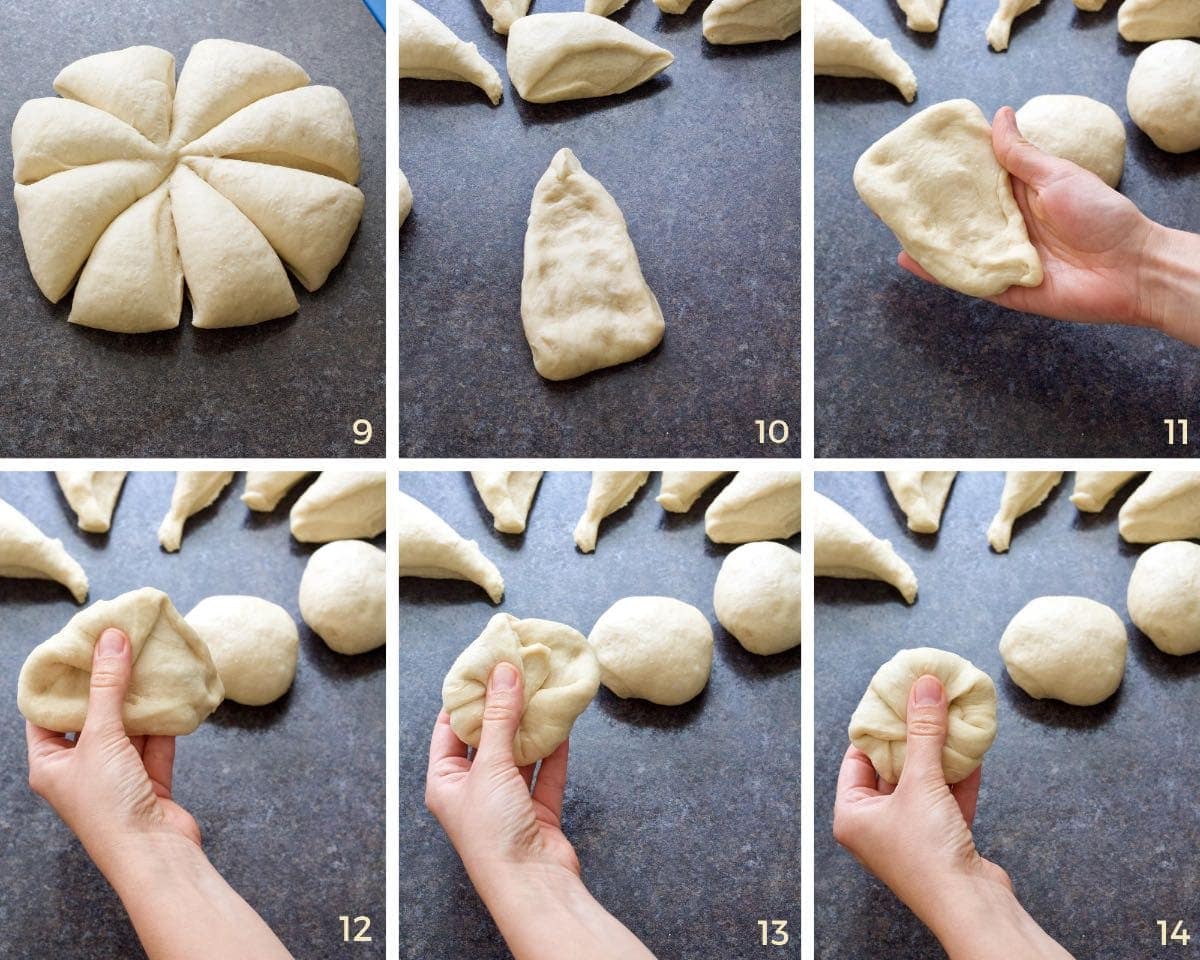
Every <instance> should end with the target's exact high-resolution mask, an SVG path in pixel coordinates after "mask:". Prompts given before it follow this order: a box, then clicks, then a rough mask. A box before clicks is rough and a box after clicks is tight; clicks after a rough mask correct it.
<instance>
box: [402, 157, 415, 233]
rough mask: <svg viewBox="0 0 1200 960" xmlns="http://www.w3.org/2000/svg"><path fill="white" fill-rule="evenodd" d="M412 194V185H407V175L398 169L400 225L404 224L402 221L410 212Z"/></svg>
mask: <svg viewBox="0 0 1200 960" xmlns="http://www.w3.org/2000/svg"><path fill="white" fill-rule="evenodd" d="M412 205H413V195H412V187H410V186H409V185H408V177H406V176H405V175H404V171H403V170H401V171H400V226H404V221H405V220H407V219H408V215H409V214H410V213H412Z"/></svg>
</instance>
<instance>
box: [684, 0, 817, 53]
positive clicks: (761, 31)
mask: <svg viewBox="0 0 1200 960" xmlns="http://www.w3.org/2000/svg"><path fill="white" fill-rule="evenodd" d="M703 24H704V39H705V40H707V41H708V42H709V43H762V42H764V41H766V40H786V39H787V38H788V37H790V36H792V35H793V34H796V33H799V32H800V0H713V2H712V3H711V4H710V5H709V7H708V9H707V10H705V11H704V19H703Z"/></svg>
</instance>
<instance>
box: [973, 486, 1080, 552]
mask: <svg viewBox="0 0 1200 960" xmlns="http://www.w3.org/2000/svg"><path fill="white" fill-rule="evenodd" d="M1061 481H1062V471H1061V470H1059V471H1058V472H1054V471H1052V470H1046V471H1038V470H1010V471H1008V473H1007V474H1005V476H1004V492H1003V493H1001V494H1000V509H999V510H998V511H997V512H996V515H995V516H994V517H993V518H992V522H991V525H990V526H989V527H988V532H987V538H988V543H989V544H991V546H992V549H993V550H995V551H996V552H997V553H1004V552H1005V551H1007V550H1008V546H1009V544H1010V543H1011V542H1012V529H1013V524H1014V523H1015V522H1016V520H1017V518H1018V517H1022V516H1024V515H1025V514H1027V513H1028V512H1029V511H1030V510H1035V509H1037V508H1038V507H1040V506H1041V505H1042V503H1043V502H1044V501H1045V499H1046V498H1047V497H1048V496H1050V491H1051V490H1053V489H1054V488H1055V487H1057V486H1058V485H1059V483H1060V482H1061Z"/></svg>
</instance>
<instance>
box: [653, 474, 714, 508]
mask: <svg viewBox="0 0 1200 960" xmlns="http://www.w3.org/2000/svg"><path fill="white" fill-rule="evenodd" d="M728 472H729V471H728V470H664V471H663V472H662V477H661V479H660V481H659V487H658V496H657V497H655V500H657V501H658V503H659V504H661V505H662V508H663V509H664V510H666V511H668V512H669V513H687V512H688V511H689V510H691V509H692V506H693V505H694V504H695V502H696V501H697V500H699V499H700V495H701V494H702V493H704V491H705V490H707V489H708V488H709V487H711V486H712V485H713V484H714V483H716V482H717V481H718V480H720V479H721V478H722V477H723V476H725V474H726V473H728Z"/></svg>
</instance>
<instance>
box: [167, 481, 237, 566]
mask: <svg viewBox="0 0 1200 960" xmlns="http://www.w3.org/2000/svg"><path fill="white" fill-rule="evenodd" d="M232 479H233V471H225V472H218V471H213V470H193V471H188V470H181V471H179V473H177V474H175V489H174V490H173V491H172V492H171V509H170V510H168V511H167V515H166V516H165V517H163V522H162V524H161V525H160V526H159V528H158V542H159V543H161V544H162V547H163V549H164V550H166V551H167V552H168V553H174V552H175V551H176V550H178V549H179V546H180V544H181V543H182V542H183V525H184V523H186V522H187V519H188V517H191V516H193V515H194V514H197V513H199V512H200V511H201V510H203V509H204V508H205V507H207V506H209V505H211V504H212V503H213V501H215V500H216V499H217V497H219V496H220V495H221V491H222V490H224V489H225V488H226V487H227V486H229V482H230V481H231V480H232Z"/></svg>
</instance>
